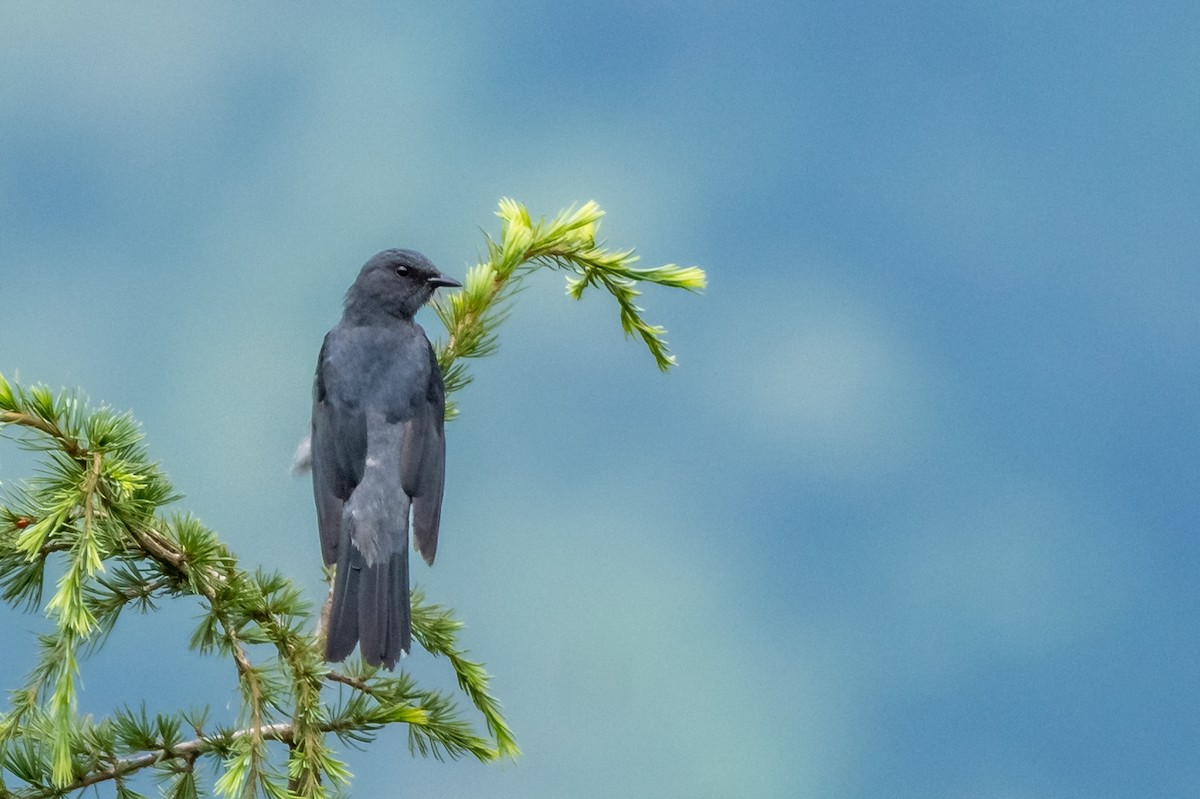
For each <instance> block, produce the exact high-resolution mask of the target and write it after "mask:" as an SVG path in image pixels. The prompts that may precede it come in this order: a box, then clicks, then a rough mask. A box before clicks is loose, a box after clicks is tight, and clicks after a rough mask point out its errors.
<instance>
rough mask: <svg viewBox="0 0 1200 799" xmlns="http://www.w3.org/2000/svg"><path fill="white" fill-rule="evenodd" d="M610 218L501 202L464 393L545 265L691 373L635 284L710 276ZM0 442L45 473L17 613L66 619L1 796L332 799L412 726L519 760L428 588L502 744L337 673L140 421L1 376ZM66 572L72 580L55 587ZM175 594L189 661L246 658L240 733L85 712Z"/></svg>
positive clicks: (362, 675)
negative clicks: (109, 650)
mask: <svg viewBox="0 0 1200 799" xmlns="http://www.w3.org/2000/svg"><path fill="white" fill-rule="evenodd" d="M602 213H603V212H602V211H601V210H600V209H599V207H597V206H596V205H595V203H587V204H586V205H584V206H582V207H580V208H578V209H570V210H567V211H565V212H563V213H561V214H559V215H558V216H557V217H555V218H554V219H553V220H552V221H550V222H545V221H544V220H539V221H538V222H536V223H534V222H533V221H532V220H531V218H530V216H529V213H528V212H527V211H526V210H525V208H524V207H523V206H521V205H520V204H518V203H516V202H514V201H512V200H504V201H502V202H501V203H500V210H499V215H500V217H501V219H502V220H503V226H502V229H501V235H500V239H499V241H493V240H491V239H490V238H489V239H488V241H487V248H488V256H489V257H488V260H487V261H486V262H485V263H481V264H479V265H477V266H475V267H474V268H472V269H471V270H470V272H469V273H468V275H467V280H466V282H465V284H464V287H463V289H462V290H460V291H458V292H455V293H454V294H451V295H449V296H448V297H447V298H445V299H444V300H443V301H442V303H441V304H439V305H438V307H437V311H438V314H439V316H440V317H441V319H442V321H443V322H444V323H445V325H446V328H447V331H448V333H449V336H448V338H447V340H446V341H445V342H444V343H442V344H441V345H440V346H439V348H438V357H439V360H440V362H441V365H442V368H443V370H444V374H445V375H446V384H447V386H446V387H447V393H448V394H452V393H453V392H454V391H456V390H457V389H459V388H462V387H463V386H464V385H466V384H467V383H468V382H469V379H470V378H469V375H468V374H467V371H466V367H465V360H466V359H469V358H478V357H481V356H483V355H486V354H488V353H489V352H492V351H494V349H495V347H496V343H497V338H496V328H497V326H498V325H499V324H500V322H502V321H503V319H504V316H505V313H506V311H507V310H508V303H509V301H510V300H511V299H512V297H513V296H514V294H515V292H516V291H517V290H518V289H519V287H520V283H521V281H522V280H523V279H524V278H525V277H526V276H527V275H528V274H530V273H531V272H532V271H534V270H535V269H537V268H538V267H541V266H547V267H551V268H555V269H561V270H565V271H567V272H569V273H570V275H571V276H570V278H569V282H568V292H569V293H570V294H571V296H573V297H576V298H578V297H579V296H580V295H581V294H582V293H583V291H584V290H585V289H586V288H587V287H589V286H593V287H598V288H604V289H605V290H607V291H608V292H609V293H610V294H612V295H613V297H614V298H615V299H616V301H617V304H618V306H619V309H620V318H621V325H622V327H623V329H624V330H625V331H626V333H627V334H634V335H637V336H638V337H640V338H641V339H642V341H643V342H645V344H646V346H647V347H648V348H649V350H650V352H651V353H652V354H653V356H654V358H655V360H656V362H657V363H658V365H659V367H660V368H662V369H666V368H668V367H669V366H670V365H672V364H673V363H674V359H673V357H672V356H671V355H670V354H669V352H668V350H667V347H666V342H665V340H664V338H663V334H664V331H663V329H662V328H661V327H657V326H654V325H650V324H648V323H646V322H645V321H644V320H643V319H642V316H641V313H642V309H641V308H639V307H637V305H636V304H635V303H634V299H635V298H636V297H637V296H638V289H637V286H638V284H640V283H644V282H648V283H658V284H660V285H665V286H670V287H675V288H684V289H688V290H693V291H694V290H699V289H701V288H703V286H704V273H703V272H702V271H701V270H699V269H697V268H695V267H689V268H680V267H675V266H664V267H659V268H657V269H635V268H633V266H632V264H633V262H634V261H635V260H636V259H635V257H634V256H633V254H632V251H615V252H614V251H608V250H605V249H604V248H603V247H602V246H599V245H597V244H596V242H595V232H596V226H597V224H598V223H599V220H600V217H601V216H602ZM452 407H453V406H452V405H448V406H447V408H448V410H447V412H448V415H450V414H452V413H453V411H452ZM0 435H3V437H7V438H10V439H12V440H13V441H14V442H15V443H16V444H17V445H19V446H23V447H26V448H29V449H31V450H34V451H36V452H37V453H39V456H40V469H39V471H38V473H37V474H36V475H35V476H34V477H32V478H31V479H29V480H26V481H25V482H22V483H20V484H14V485H7V486H6V487H5V489H4V491H3V493H2V494H0V599H2V600H3V601H4V602H6V603H8V604H9V605H11V606H13V607H14V608H17V609H24V610H35V609H38V608H41V609H42V610H43V611H44V612H45V614H46V615H47V617H48V618H49V620H50V621H51V622H52V624H53V630H52V631H51V632H49V633H47V634H45V635H42V636H39V637H38V638H37V639H36V646H37V649H38V658H37V662H36V664H35V666H34V667H33V669H32V670H31V671H30V673H29V674H28V676H27V677H26V679H25V681H24V683H23V684H22V685H20V686H18V687H17V688H15V689H14V690H12V691H11V692H10V693H9V708H8V710H7V711H6V712H4V713H2V714H0V799H8V798H9V797H12V798H13V799H18V798H19V799H34V797H58V796H66V795H70V794H76V793H79V792H82V791H83V790H85V789H87V788H89V787H93V786H98V785H101V784H111V785H113V786H114V787H115V791H116V795H117V796H118V797H122V798H125V797H129V798H130V799H132V798H133V797H136V796H138V794H137V793H136V792H135V791H134V790H133V789H132V788H131V787H130V786H129V785H128V784H127V781H128V780H129V778H130V777H131V776H132V775H134V774H136V773H139V772H145V771H148V772H150V773H151V774H152V775H153V779H154V781H155V782H156V783H157V784H158V786H159V789H160V791H161V792H162V793H163V795H165V796H167V797H171V799H194V797H198V796H201V795H203V794H205V793H207V792H209V791H210V790H211V791H215V792H216V793H217V794H219V795H222V796H226V797H239V799H240V798H241V797H250V796H259V795H264V796H269V797H277V798H278V799H285V797H286V798H289V799H290V798H291V797H325V796H329V795H330V792H331V790H334V789H336V788H337V787H338V786H344V785H346V784H348V782H349V779H350V772H349V771H348V769H347V767H346V765H345V763H343V762H342V760H341V759H340V757H339V756H338V755H337V754H336V753H335V752H334V750H333V748H332V746H331V744H332V740H333V739H339V740H341V741H343V742H350V743H354V744H363V743H366V742H369V741H371V740H372V739H373V738H374V736H375V735H376V734H377V733H378V731H379V730H380V729H382V728H383V727H385V726H387V725H389V724H407V725H408V729H409V743H410V749H411V750H412V751H413V752H414V753H417V754H420V755H423V756H427V755H432V756H434V757H438V758H442V757H446V756H449V757H461V756H464V755H468V756H473V757H475V758H478V759H479V760H481V761H485V762H486V761H493V760H497V759H499V758H516V757H517V756H518V755H519V754H520V751H519V749H518V748H517V745H516V742H515V740H514V738H513V734H512V731H511V730H510V729H509V727H508V724H507V723H506V722H505V720H504V717H503V716H502V714H501V709H500V705H499V703H498V702H497V700H496V699H495V698H494V697H493V696H492V694H491V693H490V692H489V685H488V684H489V677H488V674H487V673H486V672H485V671H484V668H483V666H482V664H480V663H478V662H475V661H472V660H470V659H468V658H467V656H466V655H467V653H466V651H465V650H464V649H463V648H462V646H461V645H460V644H459V642H458V638H459V633H460V631H461V628H462V622H461V621H459V620H458V619H457V618H455V616H454V614H453V612H452V611H450V610H448V609H446V608H444V607H442V606H439V605H436V604H431V603H428V602H426V600H425V598H424V595H423V593H422V592H421V591H420V590H414V591H413V593H412V624H413V634H414V637H415V638H416V639H417V640H418V641H419V642H420V643H421V645H422V646H423V647H424V648H425V649H426V650H427V651H428V652H430V653H431V654H433V655H435V656H437V657H443V658H445V659H446V661H447V663H448V664H449V665H450V668H451V669H452V671H453V673H454V675H455V678H456V680H457V684H458V687H459V689H460V690H461V692H462V695H463V697H465V698H466V700H467V701H469V702H470V704H471V705H472V706H473V707H474V708H475V710H476V711H477V712H478V713H479V714H480V715H481V716H482V718H483V721H484V725H485V727H486V731H487V732H486V735H481V734H480V733H478V732H476V730H475V728H474V727H473V726H472V724H470V723H469V722H468V721H467V720H466V719H465V718H464V717H463V716H462V715H461V713H460V711H459V710H458V708H457V706H456V705H455V701H454V700H455V697H454V696H452V695H449V694H446V693H444V692H439V691H432V690H427V689H424V688H421V687H420V686H418V685H417V684H416V683H415V681H414V680H413V679H412V678H411V677H410V676H409V675H407V674H406V673H404V672H403V671H401V672H399V673H397V674H394V675H393V674H391V673H385V672H379V671H377V670H374V669H371V668H370V667H368V666H366V665H365V664H362V663H361V662H359V661H355V662H350V663H347V664H343V665H339V666H337V667H336V668H331V667H330V665H329V664H327V663H325V662H324V660H323V658H322V651H323V645H322V642H321V641H320V632H319V625H318V624H316V619H315V618H314V617H315V615H316V614H314V612H313V608H312V605H311V604H310V603H309V602H308V601H307V600H306V599H305V597H304V596H303V595H302V594H301V592H300V590H299V589H298V588H297V587H296V585H295V584H294V583H293V582H292V581H291V580H290V579H288V578H287V577H285V576H284V575H282V574H279V573H276V572H267V571H263V570H253V571H251V570H248V569H246V568H244V567H243V566H241V565H240V564H239V562H238V560H237V558H236V557H235V556H234V554H233V553H232V552H231V551H230V550H229V548H228V547H226V546H225V545H224V544H223V543H222V542H221V541H220V539H219V538H218V537H217V536H216V534H215V533H214V532H213V531H212V530H210V529H208V528H207V527H205V526H204V525H203V524H202V523H200V522H199V521H198V520H197V519H195V518H194V517H192V516H189V515H186V514H181V513H172V512H169V511H168V510H167V506H168V505H170V504H171V503H173V502H175V501H176V500H178V499H179V496H178V494H177V493H176V492H175V490H174V488H172V486H171V484H170V482H169V481H168V480H167V478H166V476H165V474H164V473H163V471H162V469H161V467H160V466H159V465H158V464H157V463H155V462H154V461H152V460H151V459H150V457H149V455H148V453H147V452H146V450H145V448H144V447H143V445H142V434H141V430H140V428H139V426H138V424H137V423H136V422H135V421H134V420H133V418H132V417H131V416H129V415H128V414H124V413H118V412H115V411H113V410H112V409H111V408H107V407H98V408H89V407H87V405H86V404H85V403H84V402H83V401H82V400H81V399H80V398H79V396H78V395H77V394H75V393H72V392H68V391H63V392H60V393H58V394H54V393H53V392H51V391H50V390H49V389H47V388H46V387H44V386H32V387H23V386H21V385H18V384H16V383H12V382H9V381H7V380H5V379H4V377H3V376H2V375H0ZM48 575H59V576H58V577H57V578H56V579H54V582H53V585H52V586H47V585H46V582H47V579H48ZM46 593H49V598H48V599H46V597H45V594H46ZM169 599H182V600H185V601H191V602H193V603H194V604H195V605H196V606H197V608H198V611H199V621H198V623H197V626H196V628H195V630H194V631H193V634H192V637H191V642H190V645H191V648H192V649H193V650H195V651H197V652H199V653H201V654H203V655H210V656H214V657H220V658H223V659H226V660H228V661H229V663H230V666H231V674H232V676H233V678H234V679H236V682H237V686H238V689H239V695H240V700H241V701H240V705H239V709H238V713H237V719H236V723H235V724H234V725H232V726H230V725H222V724H218V723H214V722H212V721H211V720H210V719H209V715H210V714H209V712H208V710H207V709H194V708H184V709H180V710H178V711H176V712H174V713H164V714H153V715H151V714H149V713H147V711H146V709H145V708H144V707H141V708H129V707H125V708H117V709H116V710H114V711H113V712H112V713H111V714H110V715H109V716H107V717H104V718H100V719H95V718H93V717H91V716H81V715H79V713H78V697H79V691H80V685H81V683H80V674H81V665H82V663H83V662H84V661H85V659H86V657H87V656H88V655H89V654H90V653H92V652H94V651H95V650H96V649H98V648H99V647H101V646H103V645H104V642H105V641H106V639H107V636H108V634H109V633H110V632H111V631H112V630H113V629H114V628H115V626H116V625H117V622H118V621H119V620H120V618H121V616H122V613H123V612H124V611H126V610H127V609H131V610H134V611H137V612H139V613H145V612H150V611H153V610H155V609H156V608H157V607H158V606H159V604H161V603H162V602H163V601H165V600H169ZM43 603H44V604H43ZM126 615H128V614H126ZM331 736H332V738H331ZM205 763H210V764H214V765H215V766H216V774H217V776H216V777H215V779H214V780H211V782H212V784H211V785H206V784H204V782H205V781H204V779H203V777H204V776H205V775H208V774H210V773H211V769H210V770H201V768H200V766H201V765H202V764H205Z"/></svg>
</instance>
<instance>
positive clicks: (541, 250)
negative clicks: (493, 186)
mask: <svg viewBox="0 0 1200 799" xmlns="http://www.w3.org/2000/svg"><path fill="white" fill-rule="evenodd" d="M496 215H497V216H499V217H500V219H501V220H502V225H501V228H500V240H499V241H498V242H497V241H494V240H492V239H491V238H490V237H488V238H487V252H488V258H487V260H486V261H481V262H480V263H478V264H476V265H475V266H473V267H472V268H471V269H469V270H468V271H467V276H466V279H465V280H464V281H463V287H462V288H461V289H460V290H458V291H455V292H452V293H449V294H446V295H444V296H443V297H440V298H438V299H437V300H435V302H434V309H435V310H436V312H437V315H438V318H439V319H441V321H442V324H443V326H445V328H446V332H447V338H446V341H445V343H442V344H439V345H438V346H437V355H438V364H439V365H440V366H441V368H442V376H443V379H444V381H445V383H446V395H447V396H448V397H449V396H451V395H453V394H454V393H455V392H456V391H458V390H459V389H462V388H465V387H466V386H467V385H468V384H469V383H470V382H471V376H470V374H469V373H468V371H467V367H466V365H465V364H464V363H463V361H464V360H466V359H469V358H480V357H483V356H485V355H490V354H491V353H493V352H495V351H496V347H497V346H498V339H497V334H496V328H497V327H498V326H499V324H500V323H501V322H503V321H504V319H505V318H506V316H507V315H508V303H509V301H510V300H512V298H513V297H514V296H515V295H516V294H517V293H518V292H519V291H520V290H521V287H522V284H523V281H524V280H525V278H526V277H528V276H529V275H530V274H531V273H532V272H533V271H535V270H536V269H538V268H540V267H549V268H552V269H558V270H562V271H565V272H568V273H570V275H571V276H570V277H568V279H567V294H568V295H569V296H570V297H572V298H574V299H577V300H578V299H580V298H582V296H583V292H584V290H585V289H587V288H588V287H589V286H593V287H601V288H604V289H605V290H606V291H608V293H609V294H611V295H612V296H613V298H614V299H616V301H617V306H618V309H619V312H620V320H621V327H622V329H623V330H624V331H625V333H626V335H637V336H638V337H639V338H641V340H642V342H643V343H644V344H645V345H646V347H647V349H649V350H650V353H651V355H653V356H654V360H655V363H657V364H658V368H659V369H661V370H662V371H664V372H665V371H667V370H668V369H670V368H671V367H672V366H674V365H675V363H676V361H675V356H673V355H671V353H670V351H669V350H668V348H667V341H666V338H665V335H666V330H665V329H664V328H663V327H660V326H658V325H651V324H649V323H648V322H646V321H645V319H643V317H642V312H643V309H642V308H640V307H639V306H638V305H637V304H636V302H635V299H636V298H637V297H638V296H639V295H640V291H639V290H638V288H637V286H638V285H639V284H641V283H655V284H658V285H661V286H667V287H670V288H679V289H684V290H686V291H700V290H702V289H703V288H704V287H705V285H706V282H707V278H706V276H705V274H704V270H702V269H700V268H699V267H695V266H689V267H680V266H676V265H674V264H667V265H665V266H659V267H654V268H651V269H637V268H634V266H633V264H634V263H636V262H637V260H638V258H637V256H636V255H635V254H634V251H633V250H615V251H614V250H607V249H605V248H604V244H603V243H600V244H597V242H596V232H597V230H598V229H599V227H600V220H601V218H602V217H603V216H604V211H603V210H601V208H600V206H599V205H597V204H596V203H594V202H588V203H584V205H582V206H581V207H579V208H578V209H576V208H569V209H567V210H565V211H563V212H561V213H560V214H559V215H558V216H556V217H554V219H552V220H550V221H549V222H547V221H546V220H545V218H541V219H538V221H537V222H534V221H533V219H532V217H530V215H529V211H528V210H527V209H526V208H525V206H524V205H521V204H520V203H518V202H517V201H515V200H510V199H507V198H506V199H503V200H501V201H500V208H499V210H498V211H497V212H496ZM455 415H457V410H456V406H455V404H454V403H453V402H452V401H448V402H447V403H446V418H447V419H452V418H454V416H455Z"/></svg>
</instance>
